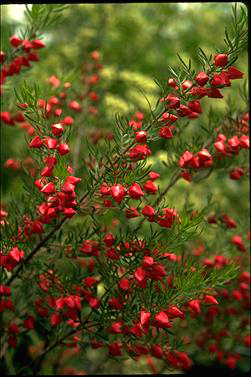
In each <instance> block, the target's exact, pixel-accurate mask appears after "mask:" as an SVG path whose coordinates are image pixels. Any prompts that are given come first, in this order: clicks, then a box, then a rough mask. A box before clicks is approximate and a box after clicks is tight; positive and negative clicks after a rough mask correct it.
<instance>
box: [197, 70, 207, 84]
mask: <svg viewBox="0 0 251 377" xmlns="http://www.w3.org/2000/svg"><path fill="white" fill-rule="evenodd" d="M208 80H209V77H208V75H207V74H206V73H205V72H199V73H198V75H197V76H196V77H195V81H196V82H197V83H198V84H199V85H200V86H204V85H205V84H206V83H207V82H208Z"/></svg>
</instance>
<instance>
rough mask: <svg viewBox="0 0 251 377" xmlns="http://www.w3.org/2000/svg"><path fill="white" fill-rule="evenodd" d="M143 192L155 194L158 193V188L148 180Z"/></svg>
mask: <svg viewBox="0 0 251 377" xmlns="http://www.w3.org/2000/svg"><path fill="white" fill-rule="evenodd" d="M144 190H145V191H146V192H147V193H149V194H155V193H156V191H158V187H157V186H155V184H154V183H153V182H152V181H150V180H148V181H146V183H145V184H144Z"/></svg>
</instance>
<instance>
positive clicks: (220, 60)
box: [214, 54, 228, 67]
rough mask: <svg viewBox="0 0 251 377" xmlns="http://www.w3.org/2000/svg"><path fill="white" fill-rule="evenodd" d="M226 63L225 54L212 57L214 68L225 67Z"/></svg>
mask: <svg viewBox="0 0 251 377" xmlns="http://www.w3.org/2000/svg"><path fill="white" fill-rule="evenodd" d="M227 62H228V56H227V55H226V54H218V55H215V56H214V64H215V66H216V67H225V65H227Z"/></svg>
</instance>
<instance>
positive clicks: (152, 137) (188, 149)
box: [0, 4, 250, 375]
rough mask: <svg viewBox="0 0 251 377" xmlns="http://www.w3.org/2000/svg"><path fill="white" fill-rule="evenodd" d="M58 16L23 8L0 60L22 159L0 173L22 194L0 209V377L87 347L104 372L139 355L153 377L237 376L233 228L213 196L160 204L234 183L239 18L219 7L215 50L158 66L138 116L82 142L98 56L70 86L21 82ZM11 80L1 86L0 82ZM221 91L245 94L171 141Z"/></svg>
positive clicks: (238, 273)
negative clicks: (7, 173) (160, 77)
mask: <svg viewBox="0 0 251 377" xmlns="http://www.w3.org/2000/svg"><path fill="white" fill-rule="evenodd" d="M64 9H65V6H63V5H54V4H48V5H32V6H26V19H27V25H26V28H25V29H24V30H23V31H22V32H20V34H19V35H11V36H9V37H8V43H6V45H4V47H3V46H2V47H1V49H2V51H1V52H0V59H1V60H0V62H1V100H2V108H1V122H2V125H1V127H16V128H21V129H23V130H24V131H25V137H24V143H25V146H26V147H25V148H26V152H25V153H26V157H24V158H23V159H19V158H15V156H14V157H10V158H9V159H7V161H6V162H5V166H4V168H6V169H13V170H14V171H15V172H16V173H17V174H20V175H21V176H22V179H23V194H22V197H21V199H20V198H19V199H15V193H13V201H12V203H11V205H9V206H8V207H7V206H5V205H4V203H2V205H1V254H0V255H1V285H0V296H1V297H0V300H1V301H0V302H1V310H0V313H1V368H2V370H3V373H4V374H7V375H8V374H16V375H29V374H41V373H42V372H43V365H44V364H45V363H46V362H48V360H52V361H49V362H52V363H53V362H54V361H53V360H54V359H55V360H56V361H55V363H56V364H55V365H54V366H55V373H57V372H58V369H57V366H58V363H59V361H58V359H59V358H60V356H59V355H62V354H63V352H67V351H69V352H71V351H72V352H73V353H74V354H79V355H80V356H81V357H82V358H83V359H84V358H85V357H86V350H87V349H89V348H90V347H91V348H92V349H94V350H96V352H101V351H102V352H103V353H102V355H103V356H102V357H104V359H102V362H104V361H105V360H107V359H115V360H119V361H122V360H127V359H129V358H131V359H133V360H135V361H137V360H139V359H140V358H142V357H143V358H145V359H146V360H147V363H148V366H149V368H150V371H151V372H152V373H161V371H169V373H170V372H172V371H183V372H184V371H186V370H189V368H190V367H191V366H192V365H193V363H194V362H196V361H197V360H200V361H201V362H203V360H208V359H209V360H210V362H211V363H214V362H215V361H218V362H219V363H222V364H223V365H226V366H227V367H228V368H230V369H234V368H237V367H241V365H242V363H243V362H244V361H245V360H246V359H247V358H248V352H247V350H248V349H249V348H250V334H249V325H250V318H249V315H248V312H249V309H250V296H249V284H250V272H249V268H248V261H249V256H248V247H249V240H250V232H249V225H248V223H247V219H245V218H243V219H240V220H239V219H233V218H232V217H231V216H230V215H229V214H228V213H227V212H228V208H225V207H224V206H221V205H220V203H217V202H216V201H215V200H214V197H213V196H212V195H210V196H208V198H207V203H206V205H205V206H204V207H203V208H196V206H194V205H193V203H192V202H190V200H189V197H188V196H187V197H186V192H185V190H184V198H176V200H171V199H170V198H172V197H171V196H169V194H170V191H174V190H175V185H177V183H178V182H180V181H181V180H183V181H185V182H186V184H187V186H186V187H189V185H191V184H196V185H200V186H201V187H203V185H208V184H209V183H208V181H209V180H210V177H211V176H213V175H215V174H221V175H222V176H228V178H229V181H230V182H231V181H233V180H234V181H238V182H241V181H243V180H245V179H248V176H249V164H248V162H249V161H248V149H249V135H248V132H249V128H248V121H249V113H248V96H247V77H245V75H244V73H243V72H242V71H241V70H240V69H239V67H238V57H239V56H240V55H241V54H242V52H243V51H245V49H246V46H247V15H246V10H245V8H244V6H243V5H241V6H239V5H238V6H237V5H234V6H233V7H232V19H231V22H230V25H229V26H228V27H227V28H226V30H225V35H224V36H222V39H224V42H225V48H224V49H223V50H217V45H216V46H215V49H216V50H215V51H212V53H211V55H207V54H206V53H205V52H204V51H203V49H202V48H199V49H198V58H199V61H200V64H201V67H200V70H195V69H194V68H193V62H192V60H191V59H189V61H188V62H186V61H185V59H183V57H182V53H181V54H178V56H177V59H178V60H179V64H180V65H179V67H180V69H179V70H176V69H175V70H174V69H173V68H172V67H170V66H168V65H166V67H165V64H164V63H163V67H165V69H166V72H167V80H166V82H161V83H159V82H158V83H156V84H157V85H158V88H159V99H158V101H157V103H156V104H155V106H154V107H152V106H151V105H150V104H149V105H150V106H149V107H150V109H149V112H148V113H143V112H142V111H136V112H135V113H134V114H130V115H128V117H125V116H121V115H119V114H115V116H114V125H113V128H112V130H111V129H109V128H107V129H103V128H102V130H101V131H100V130H99V129H98V128H97V129H96V130H95V131H93V132H88V129H86V127H85V124H91V123H92V122H96V124H97V125H98V124H99V122H102V115H101V114H100V113H99V104H100V103H102V93H101V92H100V94H99V86H100V85H101V83H102V80H105V79H103V78H102V70H103V68H104V66H105V64H106V62H105V61H104V60H103V59H102V44H101V45H100V48H99V50H92V51H91V52H90V53H89V52H88V54H87V53H86V55H85V56H86V59H85V61H82V62H81V65H80V66H76V67H74V70H73V72H70V73H69V75H68V76H66V77H65V76H64V77H62V78H60V77H59V76H58V75H57V74H56V73H55V74H54V75H51V76H49V77H48V82H47V83H46V85H43V86H41V85H40V83H39V82H33V80H32V68H33V66H34V65H39V64H40V60H42V59H43V50H44V49H46V43H45V42H44V41H43V35H44V33H45V32H46V30H47V29H48V28H49V27H53V25H54V24H55V22H60V16H61V14H62V13H63V11H64ZM216 42H217V41H216ZM167 61H168V60H167ZM163 69H164V68H163ZM76 72H77V75H78V76H77V79H76ZM22 74H25V75H26V76H25V79H23V80H21V81H18V82H19V83H20V84H19V85H15V86H14V85H13V81H11V80H12V78H11V76H15V77H16V76H17V75H19V76H20V78H21V79H22ZM234 80H239V81H240V82H242V83H243V84H242V85H241V89H240V94H238V95H239V96H240V104H239V107H238V109H233V108H232V109H231V112H230V111H226V113H225V115H224V117H222V116H220V117H219V116H217V113H216V111H214V110H213V109H211V110H210V111H209V113H208V114H207V124H205V122H204V123H203V124H202V126H201V129H202V132H201V138H196V139H194V140H193V142H192V143H190V142H189V141H188V140H186V137H185V131H186V130H187V129H188V128H189V127H190V126H191V125H192V124H193V120H194V119H198V118H200V116H201V114H202V113H203V106H204V104H205V103H206V102H207V101H211V99H212V98H213V99H216V100H217V101H222V102H223V101H225V98H224V95H225V93H226V92H231V89H232V88H231V86H232V82H233V81H234ZM9 83H11V84H9ZM6 88H7V89H6ZM232 95H233V96H236V95H237V94H236V93H232ZM13 98H14V100H13ZM13 103H14V105H13ZM226 105H229V103H228V104H226ZM229 107H231V106H229ZM72 140H73V142H72ZM160 141H162V142H163V143H165V144H164V145H165V146H166V148H167V152H168V158H167V160H166V161H163V163H162V164H161V169H160V170H159V171H158V169H153V168H152V166H151V163H149V160H150V159H151V158H152V157H154V155H155V154H156V149H154V148H155V147H154V146H156V145H159V144H158V143H159V142H160ZM163 177H165V178H166V179H167V181H165V182H167V184H166V185H165V187H163V185H160V184H159V182H161V179H162V178H163ZM183 200H185V202H184V206H183V207H182V206H181V205H180V203H181V202H183ZM243 200H247V198H243ZM205 233H207V235H208V238H207V239H206V241H205V240H204V239H202V238H201V237H202V235H203V234H205ZM38 344H39V346H38ZM31 347H33V351H31V349H32V348H31ZM20 349H23V350H25V355H26V356H25V357H24V358H23V359H22V361H20V359H18V358H17V357H16V356H15V355H16V354H17V353H18V352H20V351H19V350H20ZM28 350H30V352H28ZM12 360H18V361H17V362H13V361H12ZM89 372H90V373H94V372H95V367H91V368H90V371H89Z"/></svg>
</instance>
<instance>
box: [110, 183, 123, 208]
mask: <svg viewBox="0 0 251 377" xmlns="http://www.w3.org/2000/svg"><path fill="white" fill-rule="evenodd" d="M125 194H126V189H125V188H124V187H123V186H121V185H120V184H119V183H118V184H116V185H114V186H112V187H111V195H112V197H113V199H114V200H115V201H116V202H117V203H119V204H120V203H121V202H122V200H123V199H124V197H125Z"/></svg>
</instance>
